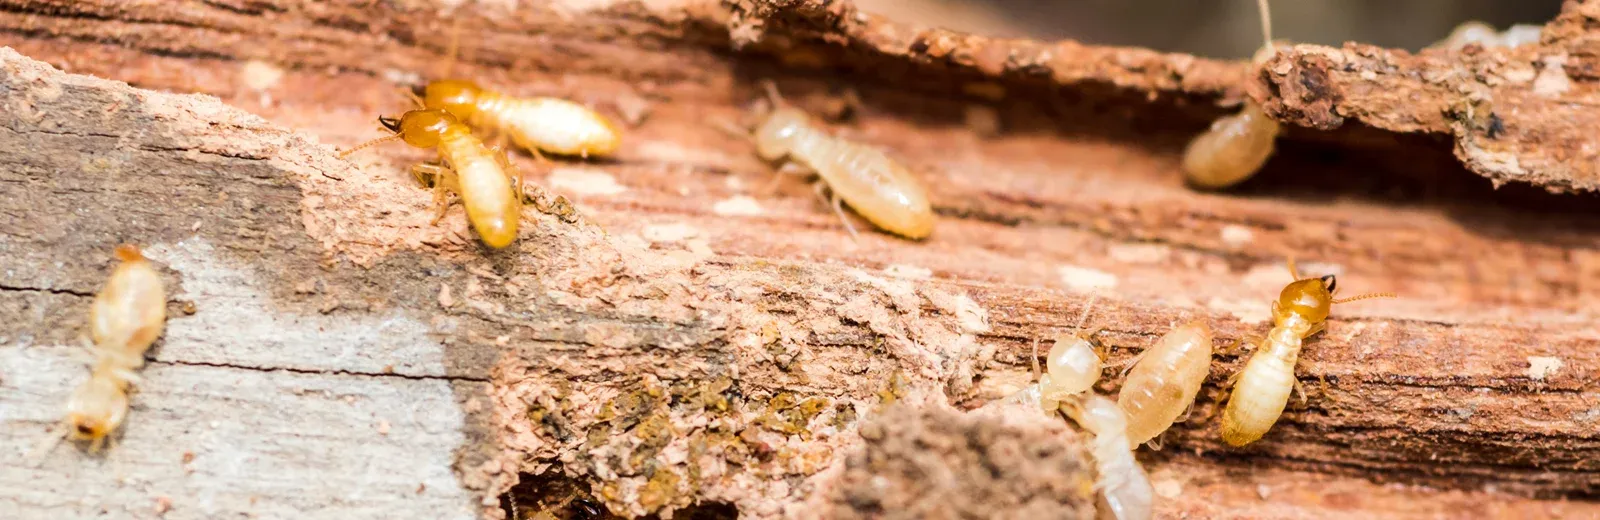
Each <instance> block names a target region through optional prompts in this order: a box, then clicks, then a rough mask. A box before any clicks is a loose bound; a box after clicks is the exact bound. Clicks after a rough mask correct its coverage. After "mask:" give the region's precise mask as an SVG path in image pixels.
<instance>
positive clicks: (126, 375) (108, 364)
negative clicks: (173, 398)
mask: <svg viewBox="0 0 1600 520" xmlns="http://www.w3.org/2000/svg"><path fill="white" fill-rule="evenodd" d="M116 257H117V259H118V260H120V261H121V263H120V264H118V265H117V267H116V269H114V270H112V272H111V278H110V279H109V280H107V281H106V285H105V287H104V288H103V289H101V290H100V294H97V295H95V298H94V303H92V304H91V305H90V307H89V332H90V335H91V338H92V341H93V345H92V346H91V347H90V348H91V350H92V351H93V352H94V355H95V361H94V365H93V368H92V369H91V371H90V374H89V380H88V381H85V382H84V383H83V384H82V385H80V386H79V387H78V389H77V390H75V391H73V392H72V398H71V399H70V400H68V401H67V414H66V419H65V420H64V423H65V425H66V426H67V432H66V433H67V437H68V438H70V439H72V440H74V441H89V442H91V443H92V444H91V446H90V451H92V452H98V451H100V448H101V447H102V446H104V444H105V442H106V438H107V437H108V436H110V435H111V433H112V432H115V431H116V430H117V428H119V427H121V426H122V422H123V420H124V419H126V418H127V416H128V389H129V387H130V386H132V384H133V382H134V381H135V380H137V379H138V376H137V375H135V374H134V372H133V371H134V370H136V369H138V368H139V367H141V366H144V353H145V351H146V350H148V349H149V348H150V345H151V344H152V343H155V341H156V338H157V337H160V336H161V331H162V330H163V329H164V328H165V327H166V323H167V296H166V289H165V288H164V287H163V285H162V283H161V276H160V275H159V274H157V273H156V270H155V268H154V267H153V266H151V265H150V262H149V261H148V260H145V258H144V255H143V254H141V253H140V252H139V248H138V247H135V246H133V245H128V244H124V245H121V246H118V247H117V249H116Z"/></svg>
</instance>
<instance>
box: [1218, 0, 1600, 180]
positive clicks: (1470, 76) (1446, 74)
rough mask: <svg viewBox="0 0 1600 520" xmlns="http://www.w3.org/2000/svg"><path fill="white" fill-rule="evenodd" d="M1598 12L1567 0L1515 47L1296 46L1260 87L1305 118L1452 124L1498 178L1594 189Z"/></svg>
mask: <svg viewBox="0 0 1600 520" xmlns="http://www.w3.org/2000/svg"><path fill="white" fill-rule="evenodd" d="M1596 21H1600V4H1597V3H1595V2H1578V1H1568V2H1567V3H1566V4H1565V5H1564V6H1563V8H1562V12H1561V15H1560V16H1559V17H1557V18H1556V19H1555V20H1554V21H1552V22H1550V24H1548V25H1546V26H1545V27H1544V30H1543V32H1542V35H1541V37H1540V41H1539V42H1538V43H1536V44H1528V45H1524V46H1519V47H1516V48H1492V49H1485V48H1483V47H1481V46H1478V45H1470V46H1467V47H1466V48H1463V49H1459V50H1442V49H1441V50H1425V51H1422V52H1420V53H1417V54H1412V53H1408V52H1405V51H1400V50H1392V49H1384V48H1380V47H1375V46H1372V45H1364V44H1359V43H1348V44H1345V45H1344V46H1343V47H1342V48H1330V47H1323V46H1317V45H1297V46H1294V47H1292V48H1290V49H1287V50H1285V51H1284V52H1281V53H1280V54H1279V55H1277V56H1275V57H1273V58H1272V59H1271V60H1270V61H1268V62H1267V63H1265V64H1263V66H1262V68H1261V71H1260V74H1259V75H1257V76H1254V77H1253V79H1254V81H1252V82H1251V84H1250V87H1251V94H1252V97H1253V98H1255V99H1257V100H1259V101H1261V102H1262V107H1263V109H1265V110H1266V112H1267V113H1268V114H1269V115H1271V116H1272V117H1274V118H1275V119H1279V120H1281V121H1284V122H1287V123H1292V124H1296V125H1300V126H1304V127H1309V128H1315V129H1319V130H1332V129H1335V128H1339V127H1340V126H1342V125H1344V124H1345V123H1346V122H1356V123H1360V124H1363V125H1366V126H1370V127H1374V128H1379V129H1383V130H1386V131H1390V132H1399V133H1432V134H1441V135H1448V136H1450V137H1451V138H1452V139H1453V141H1454V142H1455V146H1454V150H1455V156H1456V158H1458V159H1460V160H1461V162H1462V163H1464V164H1465V165H1466V166H1467V168H1468V169H1469V170H1471V171H1472V172H1474V173H1477V174H1479V175H1482V176H1484V177H1487V178H1489V179H1490V180H1491V181H1493V182H1494V184H1495V185H1496V186H1499V185H1501V184H1505V183H1523V184H1531V185H1534V186H1540V187H1543V188H1545V189H1547V190H1550V191H1558V192H1561V191H1575V192H1591V193H1592V192H1595V191H1597V190H1600V169H1597V166H1596V165H1600V150H1596V149H1595V147H1594V146H1593V142H1594V137H1593V131H1592V130H1591V129H1592V128H1594V127H1595V126H1596V124H1600V119H1597V118H1600V111H1597V110H1595V107H1597V106H1600V96H1597V95H1596V92H1597V89H1596V87H1595V82H1596V80H1597V78H1600V76H1597V75H1596V73H1595V69H1596V66H1597V63H1595V61H1594V60H1595V58H1594V56H1595V55H1596V51H1597V50H1600V49H1597V47H1596V45H1597V44H1596V43H1595V39H1594V29H1593V27H1594V25H1595V22H1596Z"/></svg>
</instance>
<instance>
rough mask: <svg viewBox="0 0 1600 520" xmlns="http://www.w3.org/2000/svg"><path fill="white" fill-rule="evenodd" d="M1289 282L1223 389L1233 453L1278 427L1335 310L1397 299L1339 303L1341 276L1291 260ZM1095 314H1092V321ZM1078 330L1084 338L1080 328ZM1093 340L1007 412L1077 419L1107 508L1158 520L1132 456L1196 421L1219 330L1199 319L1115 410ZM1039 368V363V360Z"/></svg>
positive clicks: (1063, 348) (1077, 346)
mask: <svg viewBox="0 0 1600 520" xmlns="http://www.w3.org/2000/svg"><path fill="white" fill-rule="evenodd" d="M1289 273H1290V275H1291V276H1292V277H1293V278H1294V281H1292V282H1290V283H1289V284H1288V285H1287V286H1284V288H1283V291H1282V292H1281V293H1279V295H1278V299H1277V300H1276V301H1274V302H1272V324H1273V325H1272V328H1271V329H1270V330H1268V331H1267V334H1266V336H1265V337H1260V338H1248V339H1244V340H1242V341H1241V342H1240V343H1242V344H1243V345H1247V346H1249V347H1253V349H1254V353H1253V354H1251V356H1250V359H1249V361H1246V362H1245V364H1244V368H1243V369H1241V370H1240V371H1238V372H1236V373H1234V374H1233V376H1232V377H1230V378H1229V380H1228V382H1227V383H1225V384H1224V386H1225V387H1226V386H1232V390H1231V391H1230V392H1229V393H1228V394H1227V398H1226V402H1227V404H1226V407H1225V408H1224V409H1223V411H1222V440H1223V441H1224V442H1226V443H1228V444H1229V445H1231V446H1235V447H1241V446H1245V445H1248V444H1250V443H1252V442H1255V441H1257V440H1259V439H1260V438H1261V437H1262V436H1264V435H1266V433H1267V431H1268V430H1271V429H1272V425H1273V424H1275V423H1277V421H1278V417H1279V416H1280V415H1282V414H1283V410H1284V407H1285V406H1287V405H1288V403H1289V394H1290V393H1291V392H1293V391H1300V388H1299V381H1298V380H1297V379H1296V378H1295V373H1294V369H1295V363H1296V361H1297V360H1298V359H1299V358H1300V349H1301V347H1302V346H1303V343H1304V341H1305V339H1306V338H1309V337H1311V336H1312V335H1315V334H1317V333H1318V332H1322V331H1323V330H1324V329H1325V328H1326V326H1327V319H1328V313H1329V311H1330V310H1331V309H1332V307H1333V305H1334V304H1338V303H1346V302H1351V301H1356V300H1362V299H1367V298H1378V297H1392V296H1393V295H1392V294H1389V293H1369V294H1363V295H1360V296H1354V297H1350V298H1342V299H1335V298H1334V297H1333V294H1334V291H1336V290H1337V289H1338V287H1337V281H1336V279H1335V277H1334V276H1333V275H1327V276H1321V277H1311V278H1301V277H1300V274H1299V272H1298V270H1296V269H1295V266H1294V262H1293V261H1292V260H1291V261H1290V262H1289ZM1092 305H1093V301H1092V300H1091V302H1090V306H1092ZM1088 312H1089V310H1088V309H1087V308H1086V309H1085V310H1084V316H1085V318H1087V316H1088ZM1078 329H1079V330H1080V331H1081V330H1082V323H1081V321H1080V323H1079V325H1078ZM1094 336H1095V334H1093V333H1090V334H1083V333H1082V332H1079V333H1078V334H1076V335H1073V336H1061V337H1057V338H1056V339H1055V345H1054V346H1052V347H1051V348H1050V352H1049V353H1048V355H1046V356H1045V368H1044V371H1043V373H1042V374H1040V375H1039V377H1038V381H1037V382H1035V383H1034V384H1031V385H1029V386H1028V387H1026V388H1024V389H1022V390H1021V391H1019V392H1017V393H1015V394H1012V395H1011V396H1010V397H1007V398H1006V399H1004V400H1001V401H1000V403H1002V404H1022V405H1024V406H1028V407H1037V409H1038V410H1039V411H1042V412H1044V413H1046V414H1052V415H1053V414H1055V413H1057V412H1060V413H1064V414H1066V415H1067V416H1068V417H1070V418H1072V419H1073V420H1074V421H1075V422H1077V423H1078V424H1079V425H1080V426H1082V427H1083V429H1085V430H1087V431H1088V432H1089V433H1090V434H1092V435H1093V436H1094V438H1093V441H1092V444H1091V449H1090V454H1091V455H1092V456H1093V457H1094V460H1095V473H1096V475H1097V476H1098V478H1099V481H1098V482H1097V483H1096V489H1098V490H1099V491H1100V496H1101V498H1102V500H1103V504H1102V505H1103V506H1104V507H1105V508H1106V509H1107V511H1108V512H1109V513H1111V514H1112V515H1113V516H1114V517H1115V518H1118V519H1123V520H1128V519H1146V518H1150V516H1151V511H1152V504H1153V501H1154V494H1153V491H1152V488H1151V486H1150V482H1149V479H1148V477H1146V475H1145V473H1144V470H1143V469H1142V468H1140V467H1139V464H1138V462H1137V461H1136V460H1135V459H1134V457H1133V450H1134V449H1136V448H1138V447H1139V446H1140V445H1142V444H1145V443H1147V442H1149V443H1152V444H1154V442H1155V440H1156V439H1158V437H1159V436H1160V435H1161V434H1162V433H1163V432H1165V431H1166V430H1167V429H1168V428H1169V427H1171V426H1172V425H1173V424H1174V423H1176V422H1179V421H1182V420H1184V417H1185V416H1187V415H1188V413H1189V410H1190V408H1191V407H1192V406H1193V405H1194V402H1195V398H1196V396H1197V395H1198V394H1199V393H1200V387H1201V385H1202V384H1203V383H1204V382H1205V380H1206V378H1207V377H1208V376H1209V375H1210V374H1211V358H1212V355H1213V350H1214V349H1213V345H1212V334H1211V328H1210V327H1209V326H1207V325H1206V324H1205V322H1204V321H1199V320H1196V321H1191V322H1188V323H1185V324H1183V325H1180V326H1178V327H1176V328H1174V329H1172V330H1171V331H1168V332H1167V333H1166V334H1165V335H1163V336H1161V338H1160V339H1157V340H1156V342H1155V344H1154V345H1152V346H1151V347H1149V348H1147V349H1145V350H1144V351H1143V352H1140V353H1139V355H1138V356H1136V357H1135V358H1133V359H1132V360H1130V361H1128V363H1130V364H1131V365H1132V366H1131V367H1130V368H1129V369H1128V370H1127V371H1126V374H1127V378H1126V379H1124V380H1123V382H1122V389H1121V390H1120V391H1119V393H1118V395H1117V400H1116V401H1115V402H1112V401H1111V400H1110V399H1107V398H1105V397H1101V396H1099V395H1096V394H1095V393H1094V392H1093V391H1092V389H1093V388H1094V385H1095V384H1096V383H1097V382H1099V380H1100V376H1101V373H1102V372H1103V369H1104V366H1103V361H1102V359H1101V356H1100V354H1099V351H1100V350H1102V349H1101V347H1100V345H1099V343H1098V342H1097V341H1096V340H1095V339H1094ZM1035 356H1036V354H1035ZM1032 359H1034V360H1035V363H1037V357H1033V358H1032ZM1035 370H1036V371H1037V368H1036V369H1035ZM1301 396H1302V398H1303V397H1304V393H1303V392H1302V393H1301Z"/></svg>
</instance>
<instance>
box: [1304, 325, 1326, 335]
mask: <svg viewBox="0 0 1600 520" xmlns="http://www.w3.org/2000/svg"><path fill="white" fill-rule="evenodd" d="M1327 329H1328V322H1326V321H1319V322H1317V324H1316V325H1312V326H1311V330H1310V331H1308V332H1306V337H1308V338H1309V337H1312V336H1315V335H1317V333H1318V332H1322V331H1324V330H1327Z"/></svg>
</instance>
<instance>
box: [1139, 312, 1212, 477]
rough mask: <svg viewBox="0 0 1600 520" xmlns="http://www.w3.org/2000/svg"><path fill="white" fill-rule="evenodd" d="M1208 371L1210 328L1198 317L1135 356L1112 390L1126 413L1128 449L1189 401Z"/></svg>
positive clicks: (1173, 417) (1155, 432) (1152, 434)
mask: <svg viewBox="0 0 1600 520" xmlns="http://www.w3.org/2000/svg"><path fill="white" fill-rule="evenodd" d="M1209 373H1211V327H1207V326H1206V324H1205V322H1203V321H1193V322H1190V323H1188V324H1185V325H1182V326H1179V327H1177V328H1175V329H1172V330H1171V331H1169V332H1167V334H1166V335H1164V336H1161V339H1159V340H1156V344H1155V345H1154V346H1151V347H1150V348H1149V349H1147V350H1145V351H1144V352H1143V353H1140V354H1139V361H1138V362H1137V363H1135V364H1134V365H1133V369H1132V370H1131V371H1129V372H1128V378H1127V379H1126V380H1124V381H1123V383H1122V390H1121V392H1120V393H1118V394H1117V406H1120V407H1122V411H1123V412H1126V413H1127V414H1128V442H1129V443H1131V445H1130V447H1138V446H1139V445H1140V444H1144V443H1145V442H1147V441H1149V440H1151V439H1154V438H1155V437H1156V436H1157V435H1160V434H1161V432H1164V431H1166V430H1167V428H1168V427H1170V426H1172V423H1173V422H1174V421H1176V420H1177V419H1178V416H1179V415H1182V414H1183V413H1184V411H1186V410H1188V409H1189V407H1190V406H1191V405H1193V404H1194V398H1195V395H1196V394H1199V393H1200V385H1201V383H1204V382H1205V380H1206V375H1207V374H1209Z"/></svg>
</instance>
